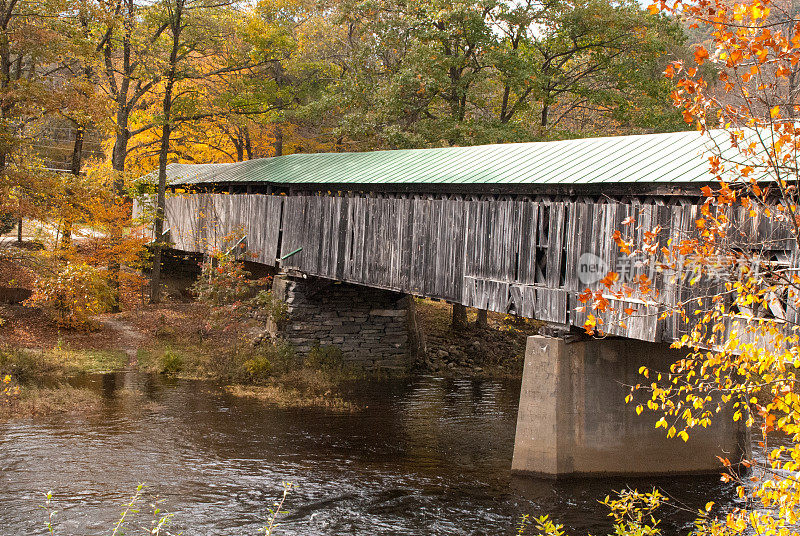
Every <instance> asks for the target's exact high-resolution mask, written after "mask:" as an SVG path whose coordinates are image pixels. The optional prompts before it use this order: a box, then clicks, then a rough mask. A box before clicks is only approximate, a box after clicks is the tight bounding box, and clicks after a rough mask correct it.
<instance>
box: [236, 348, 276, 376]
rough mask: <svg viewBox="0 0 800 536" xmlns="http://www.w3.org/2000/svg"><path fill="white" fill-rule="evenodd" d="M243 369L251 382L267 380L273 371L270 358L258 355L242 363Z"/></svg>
mask: <svg viewBox="0 0 800 536" xmlns="http://www.w3.org/2000/svg"><path fill="white" fill-rule="evenodd" d="M242 368H243V369H244V370H245V371H246V372H247V374H248V375H249V376H250V379H251V380H263V379H266V378H267V377H268V376H269V375H270V372H271V371H272V363H270V361H269V358H268V357H267V356H265V355H263V354H261V355H256V356H253V357H251V358H250V359H248V360H247V361H245V362H244V363H242Z"/></svg>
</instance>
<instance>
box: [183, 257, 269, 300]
mask: <svg viewBox="0 0 800 536" xmlns="http://www.w3.org/2000/svg"><path fill="white" fill-rule="evenodd" d="M266 285H267V281H266V280H265V279H251V277H250V272H248V271H247V270H245V269H244V265H243V264H242V263H241V262H238V261H237V260H236V259H235V258H234V257H232V256H230V255H215V256H213V257H212V258H211V261H209V262H206V263H204V264H203V270H202V273H201V275H200V278H199V279H198V280H197V281H196V282H195V284H194V285H193V286H192V292H194V294H195V296H197V299H198V300H199V301H201V302H203V303H207V304H209V305H213V306H223V305H241V304H242V303H243V302H246V301H248V300H251V299H252V298H253V297H254V296H255V295H256V294H257V293H258V291H259V289H261V288H263V287H264V286H266Z"/></svg>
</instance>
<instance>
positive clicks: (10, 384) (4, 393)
mask: <svg viewBox="0 0 800 536" xmlns="http://www.w3.org/2000/svg"><path fill="white" fill-rule="evenodd" d="M18 397H19V385H18V384H17V382H15V381H14V378H12V377H11V375H10V374H5V375H3V376H1V377H0V406H9V405H11V404H13V403H14V402H15V401H16V400H17V398H18Z"/></svg>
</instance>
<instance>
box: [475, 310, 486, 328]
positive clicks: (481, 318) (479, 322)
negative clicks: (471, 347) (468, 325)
mask: <svg viewBox="0 0 800 536" xmlns="http://www.w3.org/2000/svg"><path fill="white" fill-rule="evenodd" d="M475 327H476V328H480V329H485V328H487V327H489V315H488V314H487V311H486V309H478V316H477V318H475Z"/></svg>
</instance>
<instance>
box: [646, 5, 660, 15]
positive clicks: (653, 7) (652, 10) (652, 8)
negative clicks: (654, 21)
mask: <svg viewBox="0 0 800 536" xmlns="http://www.w3.org/2000/svg"><path fill="white" fill-rule="evenodd" d="M647 11H649V12H650V14H651V15H658V13H659V12H660V11H661V8H660V7H658V5H656V4H650V5H649V6H647Z"/></svg>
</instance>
